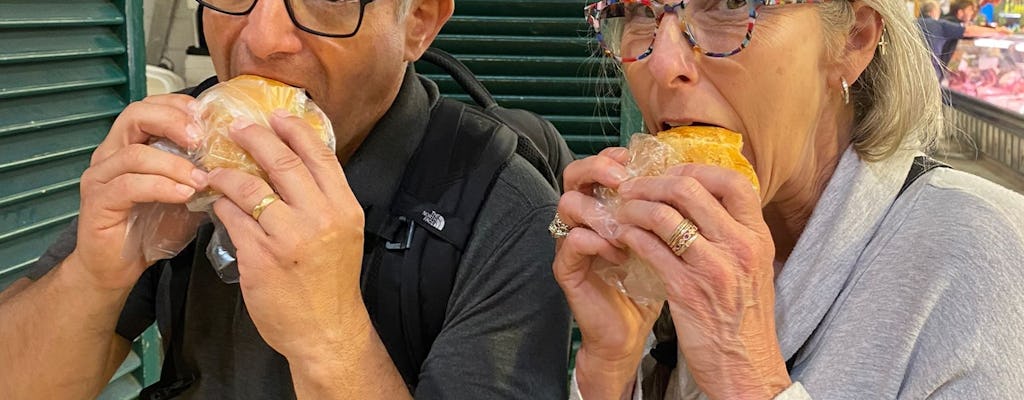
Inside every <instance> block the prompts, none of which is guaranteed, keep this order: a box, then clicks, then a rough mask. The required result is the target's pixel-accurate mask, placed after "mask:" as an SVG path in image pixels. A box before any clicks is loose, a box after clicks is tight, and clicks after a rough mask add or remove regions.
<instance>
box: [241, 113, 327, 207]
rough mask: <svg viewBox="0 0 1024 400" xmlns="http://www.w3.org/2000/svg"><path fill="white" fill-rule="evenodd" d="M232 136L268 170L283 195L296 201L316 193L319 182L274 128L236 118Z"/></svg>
mask: <svg viewBox="0 0 1024 400" xmlns="http://www.w3.org/2000/svg"><path fill="white" fill-rule="evenodd" d="M230 135H231V139H232V140H234V141H235V143H238V145H239V146H241V147H242V148H243V149H245V151H247V152H249V154H251V155H252V157H253V159H255V160H256V163H258V164H259V165H260V167H262V168H263V170H264V171H266V172H267V175H268V176H269V177H270V181H271V182H273V183H274V187H275V188H276V189H277V191H278V193H280V194H281V196H282V197H284V198H285V199H288V201H290V202H292V203H296V202H299V201H301V200H303V199H308V198H310V197H311V196H312V194H313V193H316V191H317V186H316V182H315V181H314V180H313V176H312V175H310V172H309V169H308V168H307V166H306V165H305V164H304V163H303V161H302V159H301V158H299V156H298V155H296V154H295V152H293V151H292V149H290V148H288V146H287V145H286V144H285V143H284V142H282V141H281V139H280V138H278V136H277V135H276V134H275V133H274V131H272V130H270V129H269V128H266V127H264V126H260V125H258V124H253V123H252V122H251V121H238V120H236V122H235V123H233V124H232V125H231V128H230ZM264 195H266V194H264ZM238 204H239V205H241V206H244V205H246V203H238Z"/></svg>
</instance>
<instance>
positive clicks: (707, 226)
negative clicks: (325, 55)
mask: <svg viewBox="0 0 1024 400" xmlns="http://www.w3.org/2000/svg"><path fill="white" fill-rule="evenodd" d="M755 1H756V2H755V3H747V2H744V0H690V1H688V2H687V3H686V4H685V5H681V4H669V5H664V4H659V3H653V2H648V1H647V0H643V1H640V0H618V1H616V0H606V1H605V2H603V3H599V4H596V5H593V6H591V7H588V15H589V19H590V22H591V24H593V25H594V27H595V28H596V30H597V31H598V33H599V35H598V38H599V40H601V41H602V44H603V45H604V48H605V49H606V51H607V53H608V54H609V55H610V56H612V57H615V58H616V60H618V61H619V62H620V65H621V67H622V70H623V72H624V74H625V78H626V80H627V81H628V84H629V87H630V89H631V90H632V92H633V95H634V97H635V98H636V101H637V104H638V106H639V108H640V110H641V112H642V115H643V117H644V121H645V124H646V128H647V130H648V131H650V132H657V131H661V130H664V129H667V128H669V127H672V126H677V125H686V124H709V125H717V126H721V127H724V128H728V129H730V130H733V131H736V132H740V133H741V134H742V135H743V138H744V143H745V146H744V149H743V153H744V156H745V157H746V158H747V159H748V160H750V161H751V163H752V164H753V165H754V167H755V169H756V171H757V175H758V177H759V179H760V183H761V190H760V193H754V192H753V191H752V190H750V183H749V181H747V180H746V179H745V178H744V177H742V176H741V175H740V174H738V173H735V172H732V171H729V170H725V169H721V168H717V167H711V166H702V165H684V166H680V167H675V168H673V169H670V170H669V171H667V172H666V174H664V175H662V176H658V177H641V178H634V179H628V175H627V174H626V170H625V168H624V166H623V164H624V163H626V162H627V160H628V155H627V152H626V151H625V150H624V149H620V148H619V149H608V150H605V151H603V152H602V153H601V154H599V155H597V156H593V157H589V158H587V159H584V160H580V161H577V162H574V163H573V164H571V165H570V166H569V167H568V168H567V169H566V171H565V177H564V179H565V187H566V193H565V194H564V195H563V196H562V199H561V202H560V204H559V207H558V214H557V215H556V218H555V221H553V222H552V227H551V228H552V235H553V236H555V237H556V238H557V239H559V240H558V252H557V256H556V258H555V261H554V266H553V268H554V272H555V275H556V278H557V279H558V282H559V284H560V285H561V287H562V289H563V291H564V292H565V294H566V297H567V299H568V301H569V304H570V306H571V307H572V310H573V312H574V313H575V316H576V319H577V322H578V324H579V327H580V330H581V333H582V335H583V342H582V346H581V348H580V350H579V353H578V356H577V362H576V370H575V381H574V385H575V388H574V390H575V395H576V396H578V397H582V398H583V399H586V400H592V399H607V398H629V397H630V396H632V397H634V398H639V397H640V396H641V392H642V397H643V398H667V399H682V398H695V397H698V396H700V395H704V396H707V397H708V398H729V399H731V398H744V399H746V398H757V399H769V398H773V397H774V398H819V399H820V398H855V399H862V398H926V397H939V398H947V397H952V396H953V395H957V396H958V397H968V398H988V397H994V398H1007V397H1015V396H1019V393H1024V361H1022V359H1024V344H1022V343H1024V341H1020V340H1018V339H1017V337H1018V334H1017V328H1019V327H1024V318H1022V316H1021V315H1022V312H1021V311H1024V301H1022V296H1021V295H1020V293H1021V291H1022V289H1024V286H1022V284H1021V282H1024V274H1022V272H1021V271H1022V268H1021V263H1022V261H1021V260H1022V259H1024V198H1022V197H1021V196H1019V195H1017V194H1014V193H1012V192H1010V191H1008V190H1005V189H1003V188H1001V187H998V186H996V185H994V184H992V183H989V182H987V181H984V180H982V179H980V178H977V177H974V176H971V175H968V174H965V173H962V172H959V171H956V170H953V169H949V168H937V169H933V170H930V171H926V172H924V173H923V174H921V176H920V177H917V175H918V170H915V173H914V175H913V176H911V178H914V177H916V178H917V179H916V180H914V179H908V174H909V173H910V170H911V166H912V164H913V163H914V160H915V157H917V156H920V155H921V154H922V153H920V151H921V149H924V148H925V146H926V145H927V144H929V143H931V142H932V141H933V140H934V139H935V137H937V136H938V134H939V132H940V131H941V109H940V107H941V106H940V98H939V88H938V87H937V81H936V79H935V77H934V75H933V74H932V71H931V68H930V65H929V60H928V50H927V49H926V48H925V47H924V45H923V41H922V40H923V39H922V37H921V34H920V33H919V32H918V30H917V27H916V26H915V25H914V24H913V22H912V20H911V19H910V17H909V16H908V15H907V12H906V8H905V6H904V3H903V2H902V1H894V0H855V1H847V0H832V1H826V2H823V3H819V4H800V3H808V2H809V1H801V0H781V1H777V0H768V2H767V4H766V3H765V2H764V0H755ZM749 22H752V23H749ZM908 182H909V186H908V187H907V188H906V189H905V190H904V191H902V192H901V188H902V187H903V185H904V183H908ZM597 185H602V186H605V187H609V188H612V189H616V190H618V192H619V193H620V194H621V196H622V197H623V199H625V202H624V203H622V205H621V207H620V208H619V209H618V211H617V212H616V214H615V218H616V219H617V220H618V222H619V223H620V224H622V225H623V228H622V229H621V230H620V231H619V232H618V234H617V235H616V236H615V237H602V236H600V235H599V234H597V233H596V232H595V231H594V230H593V229H591V228H590V227H591V226H596V224H597V223H598V222H599V221H595V220H594V218H595V217H594V215H596V214H599V213H596V212H595V208H596V206H595V201H596V200H595V198H594V197H593V189H594V187H595V186H597ZM690 221H692V223H693V224H695V225H696V226H697V228H698V231H699V234H700V235H699V236H697V238H696V240H695V241H693V242H692V243H689V242H679V241H678V239H679V238H678V236H679V235H673V233H674V232H675V231H676V230H677V228H679V229H682V228H681V227H684V226H686V224H688V223H689V222H690ZM667 241H672V242H673V243H666V242H667ZM673 248H676V249H678V251H677V252H673V250H672V249H673ZM627 251H628V252H632V253H634V254H635V255H637V256H638V257H639V258H640V259H642V260H644V261H646V262H647V263H648V264H649V265H651V267H652V268H653V269H654V270H655V271H656V272H657V273H658V274H659V276H660V277H661V279H662V280H663V281H664V283H665V287H666V291H667V293H668V299H667V301H666V304H667V306H666V307H667V308H666V310H667V311H665V312H664V313H662V311H663V310H662V306H661V305H654V306H643V305H639V304H637V303H634V302H633V301H631V300H630V298H629V297H627V296H625V295H623V294H621V293H620V292H618V291H616V290H615V289H613V288H612V287H610V286H608V285H606V284H605V283H604V282H603V281H602V280H601V279H600V278H598V277H597V275H596V274H595V273H594V270H593V269H592V266H593V265H594V264H595V263H602V262H606V261H610V262H612V263H621V262H623V261H624V260H625V259H626V254H627ZM602 259H603V260H602ZM662 314H663V317H662V318H660V319H659V318H658V317H659V315H662ZM668 317H671V318H668ZM656 321H657V322H658V323H657V324H655V322H656ZM652 329H653V330H654V333H655V334H656V335H654V336H656V339H657V340H656V341H657V342H658V343H657V344H658V345H657V346H655V349H654V350H651V351H648V346H646V345H645V344H646V343H645V342H647V341H648V336H649V335H650V334H651V332H652ZM673 341H674V342H673ZM666 344H668V346H667V348H666V346H665V345H666ZM655 359H657V360H655ZM673 359H674V360H673ZM673 363H674V364H675V365H673Z"/></svg>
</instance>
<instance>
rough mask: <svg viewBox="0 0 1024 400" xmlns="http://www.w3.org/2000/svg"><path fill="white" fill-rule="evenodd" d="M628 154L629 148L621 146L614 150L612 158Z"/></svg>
mask: <svg viewBox="0 0 1024 400" xmlns="http://www.w3.org/2000/svg"><path fill="white" fill-rule="evenodd" d="M627 155H629V150H627V149H625V148H621V147H620V148H617V149H614V150H612V154H611V156H612V158H623V157H625V156H627Z"/></svg>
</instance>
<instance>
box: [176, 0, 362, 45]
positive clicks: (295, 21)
mask: <svg viewBox="0 0 1024 400" xmlns="http://www.w3.org/2000/svg"><path fill="white" fill-rule="evenodd" d="M353 1H359V20H358V21H356V27H355V29H353V30H352V33H347V34H334V33H324V32H320V31H318V30H315V29H312V28H309V27H307V26H305V25H303V24H301V23H299V20H298V19H297V18H295V11H294V10H292V0H284V9H285V10H286V11H288V18H291V20H292V24H294V25H295V27H297V28H299V29H301V30H302V31H304V32H307V33H311V34H314V35H317V36H324V37H329V38H349V37H352V36H355V35H356V34H357V33H359V28H360V27H362V26H363V15H365V14H366V5H367V4H370V3H372V2H373V1H374V0H353ZM196 2H197V3H199V6H201V7H206V8H209V9H211V10H213V11H216V12H219V13H223V14H227V15H234V16H243V15H249V13H251V12H252V10H253V9H255V8H256V3H258V2H259V0H252V4H250V5H249V8H247V9H246V10H245V11H238V12H230V11H225V10H223V9H221V8H218V7H214V6H212V5H210V4H209V3H207V2H206V1H205V0H196Z"/></svg>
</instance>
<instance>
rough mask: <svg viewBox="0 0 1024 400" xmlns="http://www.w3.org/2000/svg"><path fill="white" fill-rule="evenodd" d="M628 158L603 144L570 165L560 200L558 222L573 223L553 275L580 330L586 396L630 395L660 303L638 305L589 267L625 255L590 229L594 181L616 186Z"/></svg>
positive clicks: (579, 373) (580, 375) (580, 378)
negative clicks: (559, 220)
mask: <svg viewBox="0 0 1024 400" xmlns="http://www.w3.org/2000/svg"><path fill="white" fill-rule="evenodd" d="M627 158H628V153H627V152H626V151H625V149H622V148H616V149H606V150H604V151H602V152H601V154H599V155H596V156H592V157H588V158H586V159H583V160H579V161H575V162H573V163H571V164H569V166H568V167H566V169H565V174H564V180H565V187H566V192H565V194H564V195H563V196H562V199H561V201H560V202H559V205H558V214H559V216H560V218H561V219H562V221H563V222H565V223H566V224H568V225H569V226H571V227H574V228H573V229H572V230H571V231H570V233H569V236H568V237H566V238H565V239H563V240H560V241H559V242H560V243H558V249H557V252H556V254H555V261H554V265H553V268H554V275H555V279H556V280H557V281H558V284H559V285H560V286H561V287H562V291H563V292H565V297H566V300H567V301H568V303H569V307H570V308H571V309H572V312H573V315H574V316H575V318H576V323H577V324H578V325H579V328H580V333H581V334H582V335H583V343H582V345H581V347H580V350H579V352H578V353H577V355H576V379H577V382H578V383H579V386H580V391H581V394H582V395H583V398H585V399H588V400H590V399H610V398H622V397H625V398H629V397H630V396H631V394H632V392H631V389H632V388H633V385H634V383H635V382H634V381H635V379H636V370H637V367H638V366H639V364H640V360H641V359H642V358H643V347H644V342H645V341H646V339H647V337H648V335H649V333H650V332H651V328H652V326H653V325H654V321H655V320H656V319H657V317H658V314H659V313H660V312H661V303H659V304H652V305H640V304H637V303H635V302H633V301H632V300H631V299H630V298H629V297H628V296H626V295H624V294H622V293H620V292H619V291H618V290H617V289H615V288H613V287H611V286H609V285H608V284H606V283H605V282H604V281H603V280H602V279H601V278H600V277H599V276H597V275H596V274H595V273H594V271H593V268H594V266H595V265H599V264H600V263H612V264H621V263H623V262H625V260H626V258H627V255H626V253H625V251H623V250H622V249H621V248H619V247H617V246H616V244H614V243H612V242H610V241H608V240H606V239H604V238H602V237H601V236H599V235H598V234H597V233H596V232H594V231H593V230H592V229H590V228H588V226H592V225H593V224H591V223H590V221H591V219H592V218H594V216H595V213H594V208H595V207H596V204H597V200H596V199H595V198H594V197H593V188H594V185H597V184H600V185H603V186H607V187H610V188H616V187H618V185H619V183H620V182H622V180H623V179H625V177H626V171H625V167H623V163H624V162H625V161H626V159H627Z"/></svg>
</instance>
